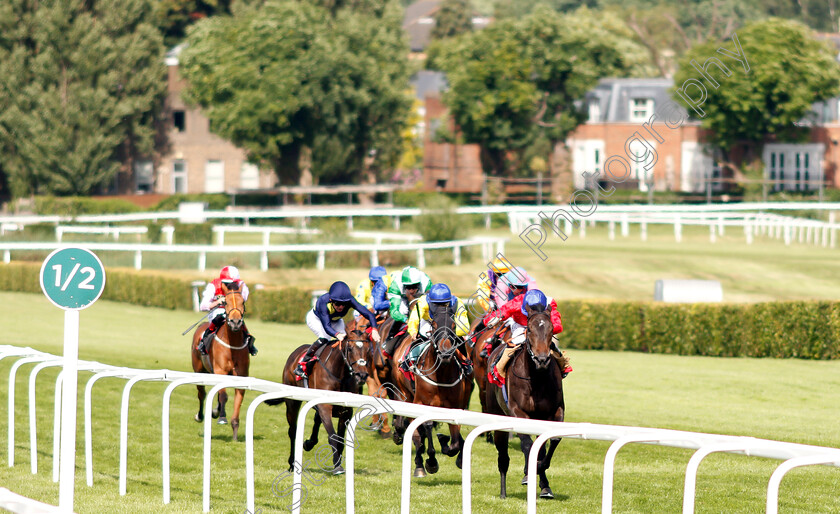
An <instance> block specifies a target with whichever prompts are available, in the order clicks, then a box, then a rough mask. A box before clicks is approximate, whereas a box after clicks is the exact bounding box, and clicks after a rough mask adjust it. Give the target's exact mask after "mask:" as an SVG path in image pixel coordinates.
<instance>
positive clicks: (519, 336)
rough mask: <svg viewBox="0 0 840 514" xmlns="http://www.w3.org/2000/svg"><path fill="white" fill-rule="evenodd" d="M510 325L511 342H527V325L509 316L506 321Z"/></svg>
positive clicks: (516, 343) (518, 343)
mask: <svg viewBox="0 0 840 514" xmlns="http://www.w3.org/2000/svg"><path fill="white" fill-rule="evenodd" d="M506 324H507V326H509V327H510V342H511V344H515V345H520V344H522V343H524V342H525V328H526V327H525V326H524V325H520V324H519V323H517V322H515V321H513V318H508V320H507V322H506Z"/></svg>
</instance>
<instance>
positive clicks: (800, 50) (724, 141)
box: [674, 18, 840, 177]
mask: <svg viewBox="0 0 840 514" xmlns="http://www.w3.org/2000/svg"><path fill="white" fill-rule="evenodd" d="M736 37H737V40H738V42H739V45H740V47H741V49H742V52H741V53H743V54H744V55H745V57H746V60H747V62H748V65H746V66H745V65H742V64H741V63H740V62H738V61H736V60H734V59H731V58H728V57H725V56H724V55H723V54H720V53H717V49H718V48H721V47H722V48H725V49H726V50H729V51H730V52H735V42H734V38H736ZM835 53H836V51H834V50H832V49H831V48H829V47H828V45H827V44H825V43H823V42H821V41H817V40H816V39H814V38H813V36H812V34H811V31H810V30H809V29H808V28H807V27H806V26H804V25H802V24H801V23H798V22H794V21H789V20H782V19H778V18H772V19H769V20H767V21H761V22H756V23H752V24H750V25H748V26H746V27H744V28H743V29H741V30H740V31H738V33H737V35H734V36H733V40H732V41H727V42H726V43H724V44H723V45H721V43H720V42H719V41H710V42H708V43H705V44H702V45H698V46H695V47H694V48H692V49H691V50H690V51H689V52H688V53H687V54H686V55H685V56H684V57H683V58H682V60H681V61H680V69H679V72H678V73H677V75H676V76H675V85H676V88H680V87H682V85H683V84H685V81H687V80H690V79H700V80H703V79H702V78H701V77H699V73H698V71H697V70H696V69H695V68H694V67H692V66H691V64H690V62H691V61H692V60H694V61H695V62H697V63H699V64H701V65H702V64H703V63H705V62H706V60H707V59H709V58H710V57H713V56H714V57H717V58H719V59H720V60H721V62H722V63H723V64H724V65H725V66H727V71H728V72H729V73H730V75H729V76H726V75H725V73H724V72H723V71H720V70H719V69H718V67H716V66H715V65H710V66H709V73H710V74H711V75H712V76H713V77H715V80H716V81H717V82H718V83H719V87H717V88H715V87H713V86H712V85H711V84H709V83H708V81H707V80H703V83H702V85H703V87H704V88H705V91H706V100H705V102H704V103H702V105H698V106H696V107H697V109H695V107H692V105H689V104H688V103H687V102H686V99H684V98H683V97H682V96H680V95H679V94H674V98H675V100H677V101H678V102H680V103H681V104H682V105H685V106H687V108H688V110H689V113H690V114H692V115H693V116H696V117H699V118H701V124H702V126H703V127H704V128H706V129H708V130H709V133H708V138H709V142H711V143H712V144H713V145H714V146H716V147H717V148H719V149H720V150H721V151H722V152H723V159H724V161H725V162H724V163H725V164H726V166H727V167H728V168H730V169H732V170H733V172H734V173H735V175H736V177H742V175H741V173H740V172H739V170H738V167H739V165H740V164H741V163H740V162H735V161H734V160H733V155H734V154H733V152H732V150H734V149H736V148H738V149H742V150H743V155H744V161H745V162H747V163H750V164H752V165H753V167H754V165H755V164H756V162H757V161H759V160H760V158H761V148H762V145H763V144H764V143H765V142H766V141H773V140H775V141H796V140H799V139H801V138H802V137H803V136H804V135H806V133H805V132H804V131H803V129H801V128H800V127H797V126H796V125H794V124H795V123H796V122H798V121H800V120H801V119H802V118H804V117H805V116H806V114H807V113H808V111H809V110H810V109H811V106H812V104H813V103H814V102H818V101H821V100H826V99H828V98H832V97H834V96H837V94H838V93H840V67H838V65H837V61H835V59H834V55H835ZM747 66H748V68H747ZM676 88H675V90H676ZM699 92H700V90H699V88H697V87H696V86H691V90H690V92H689V91H685V92H684V93H686V94H687V95H688V97H689V98H697V100H698V101H699V98H700V96H699Z"/></svg>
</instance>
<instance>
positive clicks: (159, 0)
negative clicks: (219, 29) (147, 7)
mask: <svg viewBox="0 0 840 514" xmlns="http://www.w3.org/2000/svg"><path fill="white" fill-rule="evenodd" d="M230 4H231V0H156V5H155V17H156V19H157V23H158V27H160V30H161V32H163V37H164V43H165V44H166V46H167V47H172V46H175V45H177V44H178V43H180V42H181V40H183V39H184V36H186V34H187V27H189V26H190V25H192V24H193V23H195V22H196V21H198V20H200V19H203V18H206V17H208V16H216V15H220V14H230Z"/></svg>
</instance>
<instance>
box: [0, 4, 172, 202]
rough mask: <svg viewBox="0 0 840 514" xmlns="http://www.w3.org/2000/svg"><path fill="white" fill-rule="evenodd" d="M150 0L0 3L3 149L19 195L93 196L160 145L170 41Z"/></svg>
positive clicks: (0, 143)
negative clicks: (156, 20) (122, 167)
mask: <svg viewBox="0 0 840 514" xmlns="http://www.w3.org/2000/svg"><path fill="white" fill-rule="evenodd" d="M151 19H152V15H151V6H150V4H149V2H148V1H146V0H125V1H123V2H119V3H117V4H111V3H106V2H101V3H99V2H64V1H60V0H45V1H41V2H29V1H27V0H7V1H5V2H3V3H0V151H2V153H3V160H4V162H3V168H4V170H5V171H6V173H8V175H9V182H10V186H11V188H12V192H13V194H14V195H15V196H23V195H27V194H59V195H66V194H75V195H85V194H90V193H91V192H93V191H95V190H97V189H98V188H100V187H103V186H104V185H106V184H109V183H111V182H112V180H113V178H114V175H115V173H116V172H117V171H118V169H119V167H120V165H121V164H127V165H128V166H129V167H130V166H131V163H132V159H133V158H134V156H137V155H140V154H145V155H148V154H150V153H151V152H152V151H153V149H154V136H155V124H156V121H157V120H156V117H157V113H158V112H160V108H161V105H162V101H163V98H164V95H165V91H166V68H165V66H164V62H163V57H164V47H163V41H162V38H161V35H160V33H159V32H158V30H157V29H156V28H155V26H154V25H153V24H152V23H150V21H149V20H151Z"/></svg>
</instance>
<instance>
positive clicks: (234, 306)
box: [190, 282, 251, 441]
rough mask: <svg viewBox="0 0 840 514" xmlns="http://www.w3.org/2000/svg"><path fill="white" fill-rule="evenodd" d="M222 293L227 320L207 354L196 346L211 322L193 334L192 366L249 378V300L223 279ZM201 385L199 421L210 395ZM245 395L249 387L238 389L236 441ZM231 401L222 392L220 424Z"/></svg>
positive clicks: (216, 412)
mask: <svg viewBox="0 0 840 514" xmlns="http://www.w3.org/2000/svg"><path fill="white" fill-rule="evenodd" d="M222 292H223V293H224V295H225V316H226V318H227V321H226V322H225V323H224V324H223V325H222V326H221V327H219V329H218V330H217V331H216V337H215V340H214V341H213V344H211V345H210V346H209V348H208V349H207V355H206V356H202V355H201V353H199V351H198V350H197V349H196V347H197V346H198V343H199V342H200V341H201V335H202V334H203V333H204V330H205V329H206V328H207V327H208V325H209V323H203V324H202V325H201V326H199V327H198V329H197V330H196V331H195V334H193V341H192V349H191V352H190V353H191V354H192V366H193V371H195V372H196V373H215V374H217V375H234V376H238V377H247V376H248V368H249V367H250V365H251V356H250V355H249V354H248V344H247V343H246V342H245V337H244V332H243V330H242V327H243V326H244V324H245V302H244V301H243V300H242V293H241V292H240V291H239V287H238V285H237V284H236V283H235V282H234V283H233V284H232V285H231V287H230V288H228V286H227V285H226V284H225V283H224V282H223V283H222ZM196 387H197V388H198V414H196V415H195V420H196V421H198V422H199V423H200V422H202V421H204V398H205V396H206V395H207V391H206V390H205V388H204V386H203V385H199V386H196ZM244 398H245V390H244V389H237V390H236V397H235V398H234V400H233V417H232V418H231V420H230V426H231V428H233V440H234V441H236V440H237V436H238V435H239V408H240V407H241V406H242V400H243V399H244ZM226 403H227V391H225V390H224V389H222V390H221V391H219V400H218V403H217V404H216V408H215V409H213V412H212V415H213V418H219V421H218V423H219V424H220V425H224V424H226V423H227V413H226V412H225V404H226Z"/></svg>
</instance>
